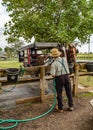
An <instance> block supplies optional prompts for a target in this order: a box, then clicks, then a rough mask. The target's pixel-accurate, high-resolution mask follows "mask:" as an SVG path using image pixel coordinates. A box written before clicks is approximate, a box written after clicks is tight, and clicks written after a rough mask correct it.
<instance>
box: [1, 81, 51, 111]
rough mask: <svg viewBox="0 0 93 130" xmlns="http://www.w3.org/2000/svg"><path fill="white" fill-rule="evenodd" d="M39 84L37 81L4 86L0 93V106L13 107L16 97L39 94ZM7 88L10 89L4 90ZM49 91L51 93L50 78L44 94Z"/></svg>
mask: <svg viewBox="0 0 93 130" xmlns="http://www.w3.org/2000/svg"><path fill="white" fill-rule="evenodd" d="M39 86H40V85H39V82H35V83H24V84H21V85H16V86H15V85H8V86H4V87H3V89H4V90H5V91H4V92H3V93H2V94H0V108H10V107H14V106H15V105H16V104H15V101H16V100H17V99H21V98H28V97H35V96H40V88H39ZM13 87H14V89H12V88H13ZM11 89H12V90H11ZM7 90H11V91H8V92H6V91H7ZM49 93H53V82H52V80H50V81H48V89H47V88H45V94H49Z"/></svg>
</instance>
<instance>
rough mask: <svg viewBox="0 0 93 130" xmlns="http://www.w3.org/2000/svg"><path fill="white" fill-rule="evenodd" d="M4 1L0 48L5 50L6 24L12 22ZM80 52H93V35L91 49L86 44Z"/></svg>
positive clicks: (0, 9) (0, 27)
mask: <svg viewBox="0 0 93 130" xmlns="http://www.w3.org/2000/svg"><path fill="white" fill-rule="evenodd" d="M1 2H2V0H0V47H1V48H2V49H4V48H5V47H6V45H7V41H6V40H5V39H6V36H4V35H3V32H4V24H5V23H6V22H8V21H9V20H10V17H9V16H8V12H6V8H5V7H4V6H2V4H1ZM89 48H90V49H89ZM78 49H79V52H89V50H90V52H93V35H92V36H91V38H90V47H89V45H88V44H84V45H82V46H81V47H78Z"/></svg>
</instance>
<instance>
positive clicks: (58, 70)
mask: <svg viewBox="0 0 93 130" xmlns="http://www.w3.org/2000/svg"><path fill="white" fill-rule="evenodd" d="M61 63H62V64H61ZM64 74H69V67H68V63H67V59H66V58H65V57H62V58H61V57H57V58H56V59H54V62H53V63H52V65H51V75H55V76H60V75H64Z"/></svg>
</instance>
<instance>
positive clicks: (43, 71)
mask: <svg viewBox="0 0 93 130" xmlns="http://www.w3.org/2000/svg"><path fill="white" fill-rule="evenodd" d="M44 81H45V67H44V66H41V67H40V97H41V102H44V95H45V89H44Z"/></svg>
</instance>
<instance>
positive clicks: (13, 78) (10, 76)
mask: <svg viewBox="0 0 93 130" xmlns="http://www.w3.org/2000/svg"><path fill="white" fill-rule="evenodd" d="M6 72H7V81H8V82H17V80H18V74H19V69H17V68H8V69H6Z"/></svg>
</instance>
